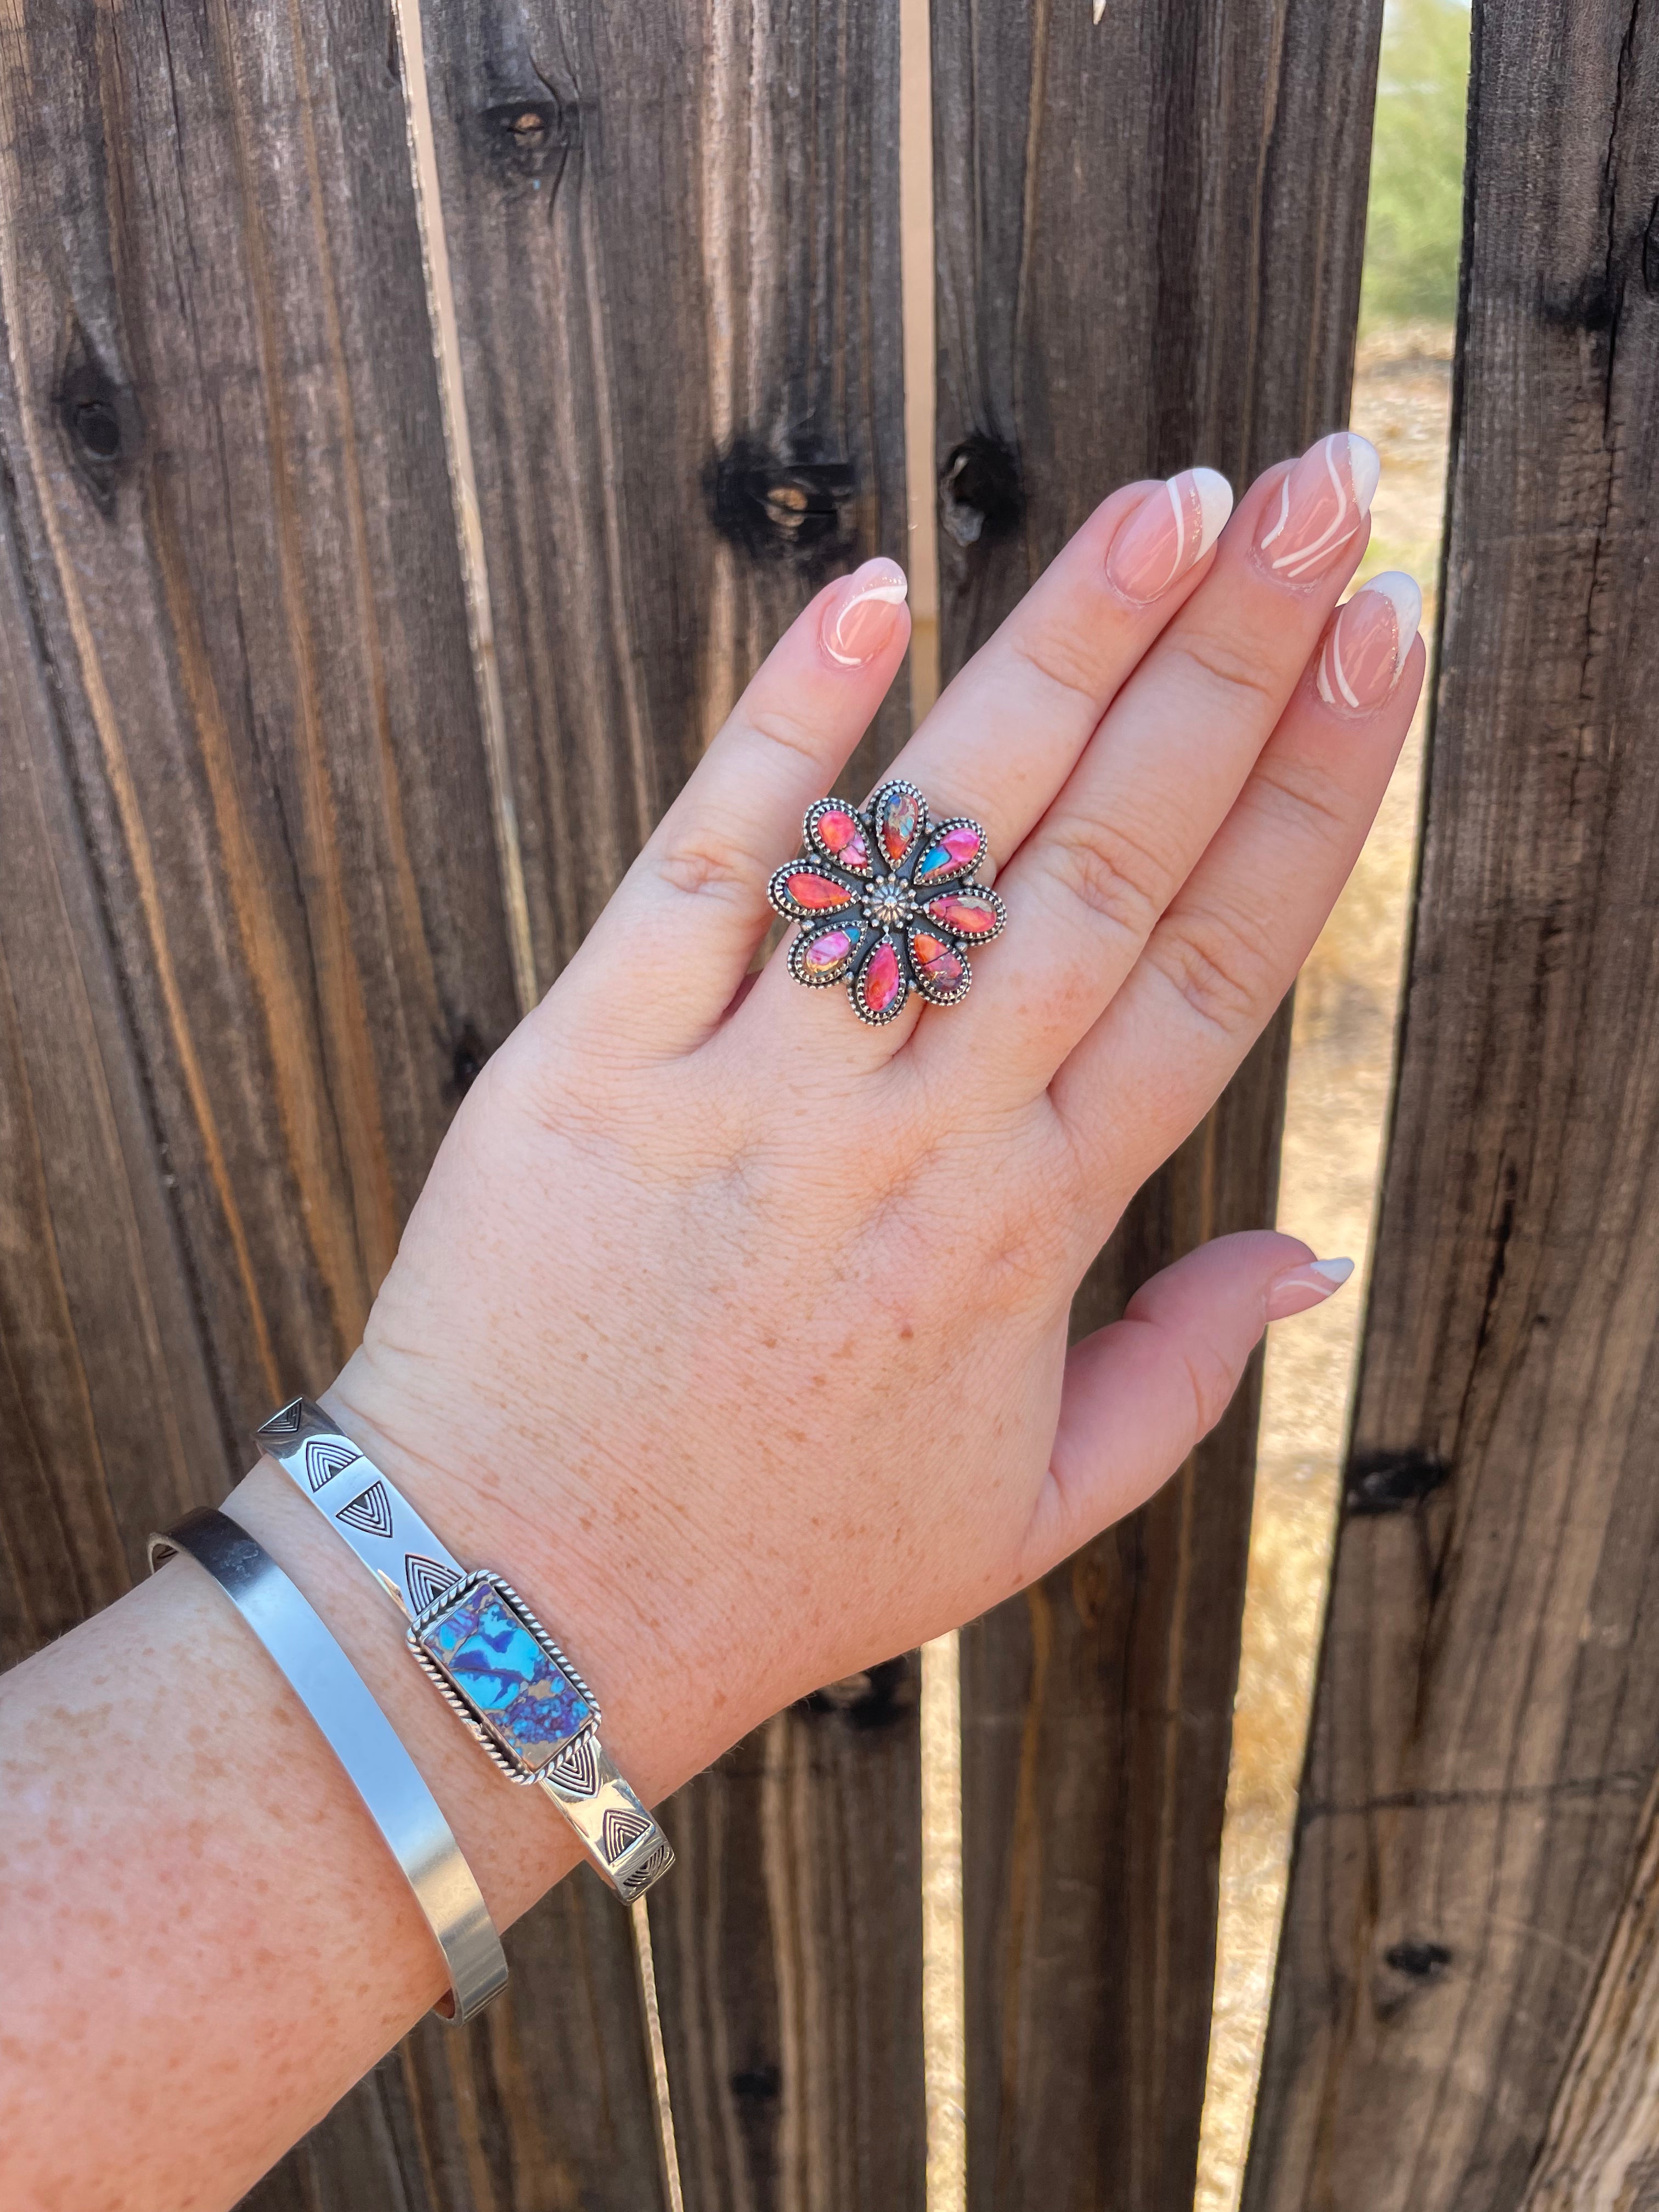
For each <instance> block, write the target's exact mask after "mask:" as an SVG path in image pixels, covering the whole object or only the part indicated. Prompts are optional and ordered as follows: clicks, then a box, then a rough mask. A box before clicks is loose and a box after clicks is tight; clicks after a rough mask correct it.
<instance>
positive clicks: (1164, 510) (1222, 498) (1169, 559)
mask: <svg viewBox="0 0 1659 2212" xmlns="http://www.w3.org/2000/svg"><path fill="white" fill-rule="evenodd" d="M1232 511H1233V488H1232V486H1231V484H1230V483H1228V481H1227V479H1226V477H1224V476H1221V475H1219V474H1218V472H1217V471H1215V470H1214V469H1183V470H1182V471H1181V474H1180V475H1179V476H1177V477H1170V480H1169V482H1168V483H1164V484H1160V485H1159V486H1158V489H1157V490H1156V491H1149V492H1148V493H1147V495H1146V498H1145V499H1143V500H1142V501H1141V502H1140V505H1139V507H1136V509H1135V511H1134V513H1133V514H1132V515H1131V516H1130V517H1129V520H1127V522H1126V523H1125V524H1124V526H1123V527H1122V529H1121V530H1120V531H1119V532H1118V533H1117V536H1116V537H1115V538H1114V540H1113V541H1112V550H1111V553H1110V555H1109V556H1108V559H1107V562H1106V580H1107V582H1108V583H1109V584H1110V585H1111V586H1113V588H1114V589H1115V590H1116V591H1120V592H1122V594H1123V596H1124V598H1125V599H1133V600H1135V601H1136V602H1137V603H1138V604H1139V605H1141V606H1146V605H1148V604H1149V603H1150V602H1151V601H1152V600H1153V599H1159V598H1161V597H1162V595H1163V594H1164V592H1167V591H1168V590H1169V588H1170V585H1171V584H1173V583H1174V582H1176V580H1177V579H1178V578H1179V577H1182V576H1184V575H1185V574H1186V573H1187V571H1188V568H1192V567H1193V566H1194V564H1195V563H1196V562H1199V561H1201V560H1202V559H1203V557H1204V556H1205V555H1206V553H1207V552H1208V551H1209V550H1210V548H1211V546H1212V545H1213V544H1215V541H1216V539H1217V538H1218V537H1219V536H1220V535H1221V526H1222V524H1223V523H1224V522H1225V520H1227V517H1228V516H1229V515H1230V514H1231V513H1232Z"/></svg>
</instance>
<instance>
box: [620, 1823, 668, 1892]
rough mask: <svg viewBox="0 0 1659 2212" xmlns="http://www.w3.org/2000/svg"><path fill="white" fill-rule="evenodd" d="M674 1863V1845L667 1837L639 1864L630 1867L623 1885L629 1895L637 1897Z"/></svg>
mask: <svg viewBox="0 0 1659 2212" xmlns="http://www.w3.org/2000/svg"><path fill="white" fill-rule="evenodd" d="M673 1863H674V1851H673V1846H672V1845H671V1844H670V1843H669V1841H668V1839H667V1838H666V1837H665V1838H663V1840H662V1842H661V1843H659V1844H658V1845H657V1846H656V1848H655V1849H654V1850H649V1851H647V1853H646V1855H645V1857H643V1858H642V1859H641V1861H640V1863H639V1864H638V1865H637V1866H634V1867H629V1869H628V1872H627V1873H626V1874H625V1875H623V1878H622V1887H623V1889H624V1890H626V1891H627V1893H628V1894H629V1897H637V1896H638V1895H639V1893H640V1892H641V1890H642V1889H644V1888H646V1887H647V1886H648V1885H649V1884H650V1883H652V1882H653V1881H655V1880H656V1879H657V1876H658V1875H659V1874H666V1873H667V1871H668V1869H669V1868H670V1867H671V1866H672V1865H673Z"/></svg>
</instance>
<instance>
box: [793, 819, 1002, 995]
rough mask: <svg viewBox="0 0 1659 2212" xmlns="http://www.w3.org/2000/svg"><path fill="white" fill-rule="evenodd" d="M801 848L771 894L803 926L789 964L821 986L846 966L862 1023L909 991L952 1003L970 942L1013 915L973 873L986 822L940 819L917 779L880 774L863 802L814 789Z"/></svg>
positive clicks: (990, 934)
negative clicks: (882, 778) (823, 795)
mask: <svg viewBox="0 0 1659 2212" xmlns="http://www.w3.org/2000/svg"><path fill="white" fill-rule="evenodd" d="M802 842H803V844H804V846H805V851H804V853H803V854H802V857H801V858H800V859H799V860H791V861H790V862H789V863H788V865H787V866H785V867H781V868H780V869H779V870H778V872H777V873H776V874H775V876H774V877H773V878H772V880H771V882H770V883H769V884H768V885H767V887H766V896H767V897H768V898H769V899H770V901H771V902H772V904H773V905H774V906H775V908H777V910H778V912H779V913H780V914H781V915H786V916H787V918H788V919H789V920H790V921H798V922H799V923H800V924H801V928H800V932H799V935H798V936H797V937H796V939H795V941H794V943H793V945H791V946H790V948H789V973H790V974H791V975H793V977H794V979H795V981H797V982H798V983H805V984H807V985H808V986H810V987H812V988H814V989H817V988H821V987H823V985H824V984H826V983H836V982H839V981H841V979H842V977H843V976H845V977H846V979H847V995H848V998H849V999H850V1000H852V1002H853V1012H854V1013H855V1014H856V1015H857V1016H858V1018H859V1019H860V1021H861V1022H869V1023H872V1024H880V1023H882V1022H890V1021H891V1020H892V1019H893V1018H894V1016H895V1015H896V1014H897V1013H899V1012H901V1011H902V1008H903V1006H904V1002H905V1000H907V999H908V997H909V995H910V993H911V991H912V989H913V988H914V989H915V990H917V991H919V992H920V993H921V995H922V997H923V998H924V999H926V1000H927V1002H928V1004H929V1005H930V1006H955V1005H956V1004H957V1000H959V999H965V998H966V997H967V995H968V986H969V984H970V983H971V982H972V981H973V980H974V979H973V975H972V973H971V971H970V970H969V966H968V955H967V947H968V946H969V945H988V944H989V943H990V941H991V939H993V938H994V936H996V935H997V933H998V932H999V931H1000V929H1001V927H1002V925H1003V923H1004V922H1005V921H1006V920H1007V915H1006V913H1005V912H1004V909H1003V904H1002V901H1001V900H1000V898H999V897H998V896H997V895H996V893H995V892H994V891H993V890H987V889H986V888H985V886H984V884H976V883H974V882H972V881H971V880H970V878H971V877H972V874H973V871H974V870H975V868H976V867H977V866H979V865H980V863H981V861H982V860H984V858H985V832H984V831H983V830H982V829H981V828H980V826H979V824H978V823H977V822H969V821H966V820H964V819H963V817H960V816H956V817H952V818H951V820H949V821H947V822H935V821H933V819H932V818H931V817H930V816H929V815H928V812H927V800H926V799H924V798H923V797H922V795H921V793H920V792H919V791H918V790H917V789H916V787H915V784H913V783H904V782H901V781H895V782H892V783H884V784H883V785H882V787H881V788H880V790H879V791H878V792H877V793H876V795H875V797H874V798H873V799H872V800H871V801H870V803H869V805H867V806H865V807H863V808H854V807H852V806H849V805H848V804H847V802H846V800H845V799H815V800H814V801H813V803H812V805H811V806H809V807H808V808H807V810H806V822H805V829H804V833H803V837H802Z"/></svg>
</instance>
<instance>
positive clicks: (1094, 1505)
mask: <svg viewBox="0 0 1659 2212" xmlns="http://www.w3.org/2000/svg"><path fill="white" fill-rule="evenodd" d="M1352 1272H1353V1266H1352V1261H1347V1260H1316V1259H1315V1257H1314V1255H1313V1254H1312V1253H1311V1252H1310V1250H1309V1249H1308V1247H1307V1246H1306V1245H1305V1244H1302V1243H1297V1240H1296V1238H1295V1237H1281V1236H1279V1235H1278V1234H1276V1233H1275V1232H1274V1231H1272V1230H1251V1231H1246V1232H1245V1233H1244V1234H1243V1235H1241V1236H1237V1237H1217V1238H1216V1239H1215V1241H1214V1242H1213V1243H1209V1244H1201V1245H1200V1247H1199V1249H1197V1251H1195V1252H1189V1253H1188V1254H1187V1255H1186V1256H1185V1258H1184V1259H1180V1260H1177V1261H1176V1263H1175V1265H1174V1266H1173V1267H1166V1268H1164V1272H1163V1273H1162V1274H1158V1275H1154V1276H1153V1277H1152V1280H1151V1281H1150V1282H1149V1283H1146V1284H1143V1285H1142V1286H1141V1288H1140V1289H1139V1291H1136V1293H1135V1295H1134V1297H1133V1298H1131V1299H1130V1301H1129V1305H1128V1310H1127V1312H1126V1313H1125V1314H1124V1316H1123V1318H1122V1320H1121V1321H1119V1322H1113V1323H1112V1324H1111V1326H1110V1328H1103V1329H1097V1331H1096V1332H1095V1334H1094V1335H1092V1336H1091V1337H1085V1340H1083V1342H1082V1343H1081V1344H1079V1345H1076V1346H1073V1350H1072V1352H1071V1354H1070V1356H1069V1358H1067V1360H1066V1383H1065V1388H1064V1390H1063V1392H1062V1394H1061V1397H1060V1425H1059V1429H1058V1431H1056V1434H1055V1437H1054V1454H1053V1456H1052V1458H1051V1459H1050V1462H1049V1466H1048V1478H1047V1480H1046V1481H1045V1482H1044V1484H1043V1486H1042V1492H1040V1494H1039V1497H1038V1500H1037V1506H1036V1511H1035V1512H1034V1513H1033V1515H1032V1516H1031V1522H1030V1529H1029V1531H1028V1533H1027V1537H1026V1547H1025V1553H1024V1557H1023V1558H1022V1559H1021V1562H1020V1578H1021V1581H1022V1582H1023V1583H1024V1582H1034V1581H1035V1580H1036V1577H1038V1576H1039V1575H1043V1574H1046V1573H1047V1572H1048V1570H1049V1568H1050V1567H1052V1566H1054V1565H1057V1564H1058V1562H1059V1561H1060V1560H1061V1559H1065V1558H1066V1557H1067V1556H1068V1555H1069V1554H1070V1553H1073V1552H1074V1551H1076V1549H1077V1547H1078V1546H1079V1544H1083V1543H1086V1542H1087V1541H1088V1540H1089V1538H1090V1537H1091V1536H1093V1535H1096V1534H1098V1533H1099V1531H1100V1530H1101V1529H1102V1528H1105V1527H1107V1526H1108V1524H1109V1522H1113V1521H1116V1520H1120V1519H1121V1517H1122V1516H1123V1515H1124V1514H1126V1513H1130V1512H1133V1510H1134V1508H1135V1507H1136V1506H1137V1505H1140V1504H1144V1503H1145V1502H1146V1499H1147V1498H1150V1497H1151V1496H1152V1492H1153V1491H1155V1490H1156V1489H1158V1486H1160V1484H1162V1483H1164V1482H1165V1481H1167V1480H1168V1479H1169V1478H1170V1475H1172V1474H1174V1473H1175V1471H1176V1468H1178V1467H1179V1466H1180V1465H1181V1462H1182V1460H1184V1459H1185V1458H1186V1457H1187V1455H1188V1453H1189V1452H1190V1451H1191V1450H1192V1449H1193V1447H1194V1444H1196V1443H1198V1441H1199V1439H1200V1437H1204V1436H1206V1435H1207V1434H1208V1432H1209V1431H1210V1430H1211V1429H1212V1428H1213V1427H1214V1426H1215V1424H1216V1423H1217V1422H1218V1420H1219V1419H1221V1416H1222V1414H1223V1413H1225V1411H1226V1409H1227V1406H1228V1404H1229V1402H1230V1401H1231V1398H1232V1395H1233V1393H1234V1391H1235V1390H1237V1388H1238V1384H1239V1380H1240V1378H1241V1376H1243V1372H1244V1367H1245V1363H1246V1361H1247V1360H1248V1359H1249V1356H1250V1354H1251V1352H1253V1351H1254V1350H1255V1345H1256V1341H1257V1340H1258V1339H1259V1338H1260V1336H1261V1333H1262V1331H1263V1329H1265V1328H1266V1327H1267V1324H1268V1322H1273V1321H1284V1320H1287V1319H1288V1318H1289V1317H1290V1316H1291V1315H1292V1314H1298V1313H1305V1312H1306V1311H1307V1310H1309V1308H1310V1307H1312V1306H1316V1305H1322V1304H1324V1302H1325V1300H1326V1299H1327V1298H1328V1297H1330V1295H1331V1293H1332V1292H1333V1291H1339V1290H1340V1289H1341V1287H1342V1285H1343V1284H1344V1283H1346V1281H1347V1279H1348V1277H1349V1276H1350V1275H1351V1274H1352Z"/></svg>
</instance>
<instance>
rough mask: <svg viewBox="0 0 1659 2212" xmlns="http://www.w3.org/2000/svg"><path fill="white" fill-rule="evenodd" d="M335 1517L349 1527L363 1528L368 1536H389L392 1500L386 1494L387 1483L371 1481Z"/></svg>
mask: <svg viewBox="0 0 1659 2212" xmlns="http://www.w3.org/2000/svg"><path fill="white" fill-rule="evenodd" d="M334 1517H335V1519H336V1520H337V1521H343V1522H345V1524H346V1527H347V1528H361V1529H362V1532H363V1534H365V1535H366V1536H389V1535H390V1534H392V1500H391V1499H390V1498H388V1497H387V1496H386V1485H385V1483H383V1482H371V1483H370V1484H369V1486H368V1489H367V1490H364V1491H360V1492H358V1494H357V1496H356V1498H353V1499H352V1501H351V1503H350V1504H349V1505H343V1506H342V1507H341V1508H340V1510H339V1511H338V1512H337V1514H336V1515H335V1516H334Z"/></svg>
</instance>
